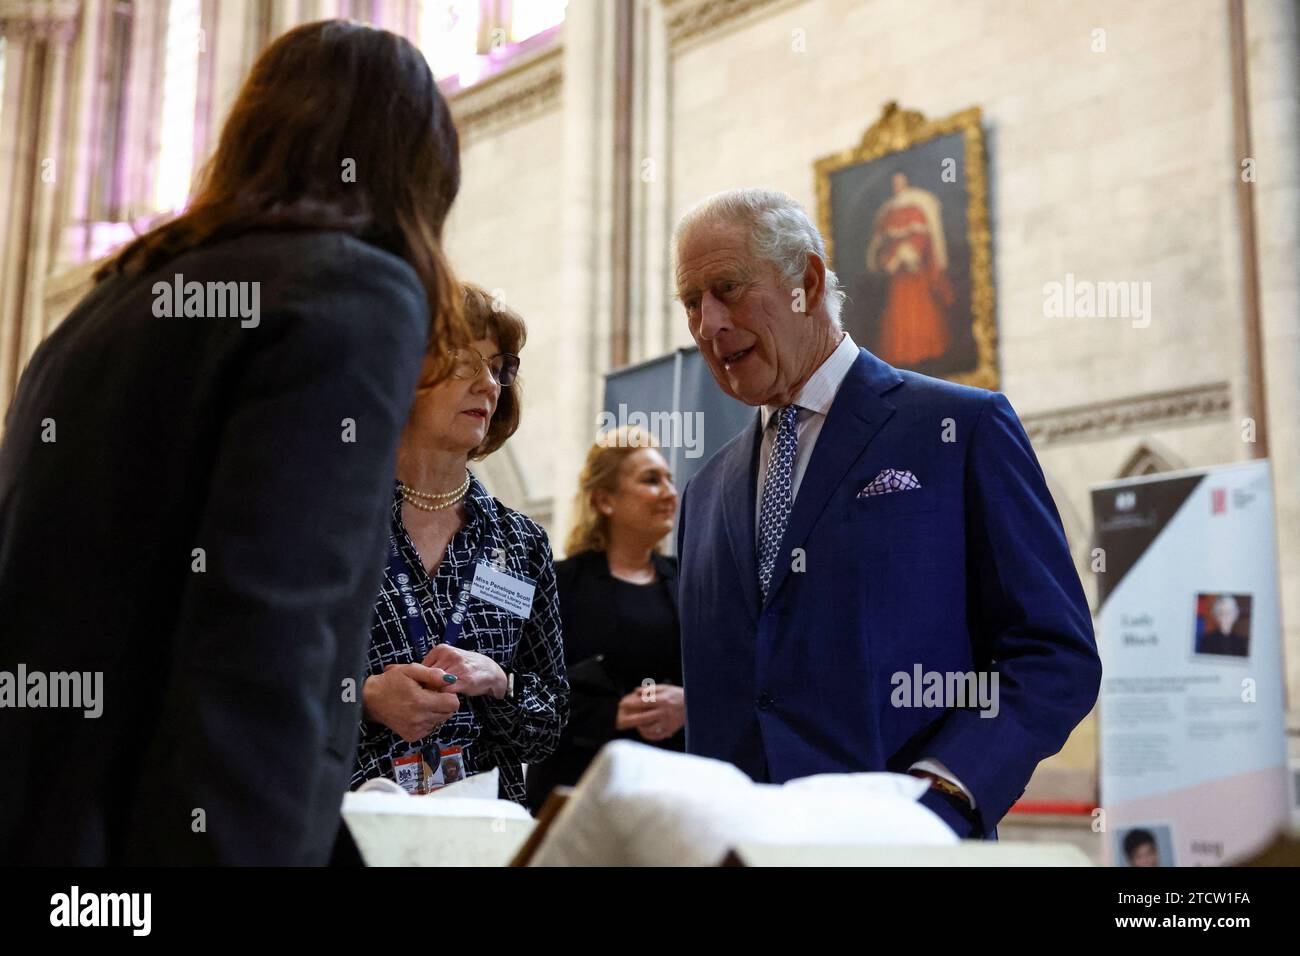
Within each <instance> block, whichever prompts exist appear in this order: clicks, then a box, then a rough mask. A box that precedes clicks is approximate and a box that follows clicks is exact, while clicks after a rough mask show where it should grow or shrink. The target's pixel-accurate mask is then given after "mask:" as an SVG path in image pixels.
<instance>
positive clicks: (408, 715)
mask: <svg viewBox="0 0 1300 956" xmlns="http://www.w3.org/2000/svg"><path fill="white" fill-rule="evenodd" d="M445 676H446V675H444V673H443V672H442V671H441V670H438V669H436V668H432V667H426V666H424V665H423V664H389V665H388V666H387V667H385V668H384V672H383V673H382V674H374V675H372V676H370V677H367V678H366V682H365V683H364V684H362V685H361V709H362V713H364V714H365V716H366V719H367V720H373V721H376V722H377V723H381V724H383V725H384V726H385V727H387V728H388V729H389V730H391V731H392V732H393V733H395V734H397V735H398V736H399V737H401V738H402V739H403V740H405V741H406V742H407V743H415V742H416V741H417V740H423V739H424V738H425V737H427V736H429V734H431V733H433V731H435V730H437V729H438V728H439V727H441V726H442V725H443V724H444V723H445V722H446V720H447V718H448V717H450V716H451V715H452V714H454V713H456V711H457V710H459V709H460V699H459V698H458V697H457V696H456V693H455V691H453V690H449V689H445V688H452V687H455V686H456V684H455V683H449V682H448V681H446V680H445Z"/></svg>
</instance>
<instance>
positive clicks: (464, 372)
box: [447, 348, 519, 388]
mask: <svg viewBox="0 0 1300 956" xmlns="http://www.w3.org/2000/svg"><path fill="white" fill-rule="evenodd" d="M447 354H448V355H450V356H451V360H452V368H451V377H452V378H459V379H467V378H470V379H472V378H478V377H479V375H480V374H481V373H482V371H483V366H484V365H486V366H487V367H488V371H489V372H490V373H491V375H492V381H494V382H495V383H496V384H498V385H500V386H501V387H502V388H509V387H510V386H511V385H513V384H514V383H515V376H517V375H518V374H519V356H518V355H511V354H510V353H509V352H498V353H497V354H496V355H493V356H492V357H491V358H486V357H484V355H483V353H481V352H480V351H479V350H478V349H473V348H464V349H449V350H448V351H447Z"/></svg>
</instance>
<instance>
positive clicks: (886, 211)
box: [867, 187, 954, 367]
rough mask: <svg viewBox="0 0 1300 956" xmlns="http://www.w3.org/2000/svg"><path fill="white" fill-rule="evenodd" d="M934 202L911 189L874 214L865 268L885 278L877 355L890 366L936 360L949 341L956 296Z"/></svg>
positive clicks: (911, 364) (927, 196) (926, 194)
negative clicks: (950, 309)
mask: <svg viewBox="0 0 1300 956" xmlns="http://www.w3.org/2000/svg"><path fill="white" fill-rule="evenodd" d="M918 193H922V194H923V195H924V198H922V197H921V196H917V195H915V194H918ZM937 206H938V202H937V200H935V199H934V198H933V197H932V196H930V195H929V194H928V193H924V191H923V190H918V189H916V188H914V187H913V188H909V189H906V190H904V191H903V192H902V193H900V194H898V195H896V196H894V197H893V198H892V199H890V200H889V202H887V203H886V204H885V205H884V206H883V207H882V208H881V210H880V212H879V214H877V216H876V223H875V227H874V229H873V234H872V238H871V244H870V246H869V247H868V248H867V268H868V269H870V270H871V271H873V272H883V273H885V274H886V275H887V276H888V277H889V278H888V288H889V291H888V295H887V297H886V300H885V309H884V312H883V313H882V315H881V318H880V341H879V343H878V346H877V354H878V355H879V356H880V357H881V358H882V359H884V360H885V361H886V362H889V363H890V364H891V365H901V366H904V367H906V366H914V365H917V364H919V363H921V362H924V361H927V360H929V359H936V358H939V357H941V356H942V355H943V354H944V352H945V351H946V350H947V349H948V346H949V345H950V344H951V341H952V333H951V331H950V330H949V328H948V318H947V312H948V309H949V308H950V307H951V306H952V304H953V301H954V296H953V291H952V286H951V285H950V284H949V282H948V276H947V272H946V271H945V270H946V267H947V255H946V249H945V248H944V244H943V236H942V233H941V231H940V230H942V228H943V227H942V226H941V225H940V223H939V218H938V215H937ZM927 207H931V208H927Z"/></svg>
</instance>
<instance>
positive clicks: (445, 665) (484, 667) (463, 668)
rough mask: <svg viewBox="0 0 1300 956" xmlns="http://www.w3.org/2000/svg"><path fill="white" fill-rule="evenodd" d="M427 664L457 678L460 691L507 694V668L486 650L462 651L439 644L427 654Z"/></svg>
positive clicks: (486, 694)
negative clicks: (488, 654)
mask: <svg viewBox="0 0 1300 956" xmlns="http://www.w3.org/2000/svg"><path fill="white" fill-rule="evenodd" d="M424 664H425V666H426V667H434V668H438V669H440V670H442V671H445V672H446V673H448V674H451V675H453V676H455V678H456V687H455V689H456V693H458V694H465V695H466V696H468V697H495V698H496V699H497V700H500V699H501V698H502V697H505V696H506V672H505V671H503V670H502V669H501V665H500V664H498V663H497V662H496V661H494V660H492V658H490V657H488V656H487V655H485V654H479V653H477V652H476V651H462V650H461V649H460V648H458V647H451V646H450V645H448V644H435V645H434V647H433V650H431V651H429V653H428V654H426V655H425V656H424Z"/></svg>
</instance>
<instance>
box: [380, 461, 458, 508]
mask: <svg viewBox="0 0 1300 956" xmlns="http://www.w3.org/2000/svg"><path fill="white" fill-rule="evenodd" d="M469 480H470V475H469V469H468V468H466V469H465V481H464V482H462V483H461V486H460V487H459V488H457V489H456V490H455V491H447V492H443V493H442V494H436V495H435V494H430V493H429V492H427V491H416V490H415V489H414V488H412V487H411V486H410V485H408V484H407V483H406V482H404V481H401V480H399V481H398V482H397V487H398V489H399V490H400V491H401V493H402V499H403V500H404V501H406V503H407V504H409V505H410V506H411V507H413V508H418V509H419V510H421V511H442V510H443V509H444V508H450V507H451V506H452V505H454V504H456V502H458V501H460V500H461V499H462V498H464V497H465V494H466V493H467V492H468V491H469Z"/></svg>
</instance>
